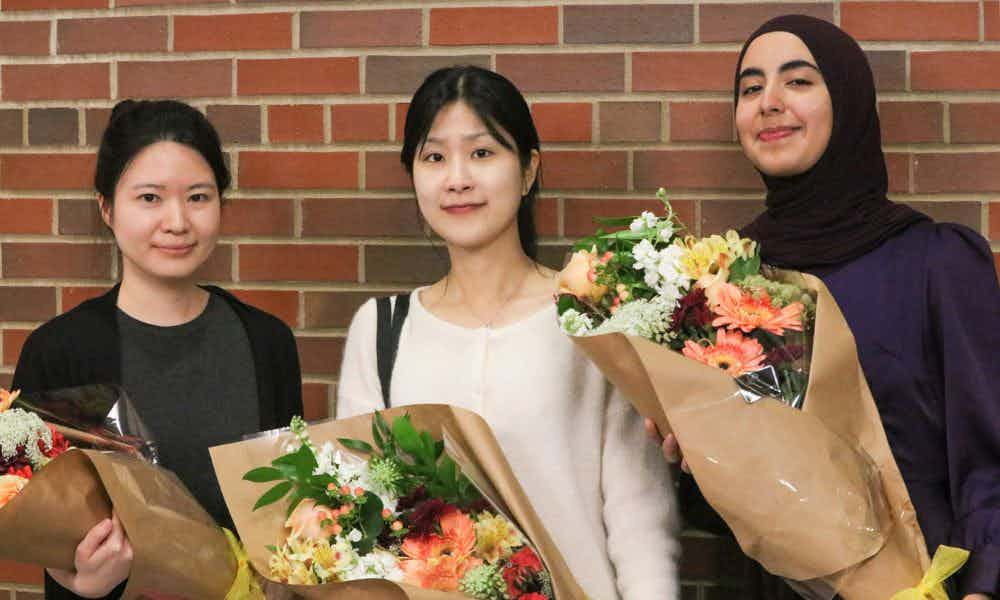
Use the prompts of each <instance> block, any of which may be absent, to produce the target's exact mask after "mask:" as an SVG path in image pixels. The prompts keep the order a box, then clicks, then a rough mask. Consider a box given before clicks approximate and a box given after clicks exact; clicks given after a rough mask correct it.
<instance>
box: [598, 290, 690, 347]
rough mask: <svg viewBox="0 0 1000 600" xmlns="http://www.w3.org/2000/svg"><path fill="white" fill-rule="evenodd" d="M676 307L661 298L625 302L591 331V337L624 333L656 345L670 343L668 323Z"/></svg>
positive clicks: (673, 303)
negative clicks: (650, 341)
mask: <svg viewBox="0 0 1000 600" xmlns="http://www.w3.org/2000/svg"><path fill="white" fill-rule="evenodd" d="M676 306H677V302H676V301H670V300H667V299H665V298H663V297H662V296H657V297H656V298H653V299H651V300H645V299H639V300H633V301H632V302H626V303H625V304H622V305H621V307H620V308H619V309H618V310H617V311H616V312H615V314H613V315H611V318H609V319H608V320H607V321H605V322H603V323H601V324H600V325H598V326H597V328H596V329H594V331H593V335H601V334H603V333H624V334H627V335H634V336H638V337H642V338H646V339H647V340H652V341H654V342H656V343H658V344H662V343H664V342H668V341H670V338H671V337H672V335H673V334H672V332H671V331H670V321H671V318H672V316H673V314H674V309H675V308H676Z"/></svg>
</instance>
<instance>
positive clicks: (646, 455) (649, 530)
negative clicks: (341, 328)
mask: <svg viewBox="0 0 1000 600" xmlns="http://www.w3.org/2000/svg"><path fill="white" fill-rule="evenodd" d="M402 161H403V165H404V166H405V167H406V169H407V170H408V171H409V173H410V175H411V177H412V179H413V184H414V189H415V192H416V196H417V202H418V204H419V207H420V211H421V214H422V215H423V217H424V219H426V221H427V223H428V224H429V225H430V227H431V228H432V229H433V230H434V231H435V233H437V234H438V235H439V236H440V237H441V238H442V239H444V241H445V243H446V244H447V248H448V256H449V259H450V262H451V269H450V271H449V273H448V275H447V276H446V277H445V278H443V279H442V280H440V281H438V282H437V283H435V284H433V285H431V286H428V287H424V288H419V289H417V290H415V291H414V292H413V293H412V294H411V296H410V309H409V313H408V316H407V318H406V320H405V321H404V322H403V325H402V329H401V333H400V337H399V346H398V354H397V357H396V360H395V368H394V370H393V371H392V373H391V383H392V385H391V386H390V389H389V390H388V392H389V393H388V394H386V396H387V397H388V399H389V404H391V405H392V406H399V405H406V404H419V403H447V404H453V405H455V406H460V407H462V408H466V409H470V410H473V411H475V412H477V413H478V414H480V415H481V416H482V417H483V418H484V419H486V421H487V422H488V423H489V424H490V426H491V427H492V428H493V431H494V433H495V434H496V437H497V439H498V440H499V442H500V445H501V447H502V448H503V450H504V452H505V454H506V456H507V459H508V460H509V462H510V464H511V467H512V468H513V470H514V473H515V474H516V475H517V477H518V480H519V481H520V483H521V485H522V486H523V488H524V490H525V492H526V493H527V495H528V497H529V498H530V499H531V502H532V504H533V506H534V507H535V509H536V511H537V512H538V515H539V516H540V517H541V519H542V522H543V523H544V524H545V526H546V528H547V529H548V531H549V533H550V534H551V535H552V538H553V539H554V540H555V542H556V544H557V545H558V547H559V549H560V551H561V552H562V554H563V556H564V557H565V559H566V562H567V563H568V564H569V567H570V569H571V570H572V571H573V574H574V576H575V577H576V579H577V581H578V582H579V583H580V585H581V587H582V588H583V589H584V590H585V591H586V593H587V595H588V597H590V598H594V599H596V600H618V599H619V598H621V599H624V600H660V599H673V598H677V597H678V593H679V592H678V583H677V575H676V557H677V554H678V544H677V541H676V538H675V530H676V524H677V517H676V514H677V513H676V510H675V506H674V499H673V485H672V482H671V479H670V476H669V473H668V471H667V469H666V465H665V464H664V462H663V460H662V457H661V456H659V453H658V448H657V447H656V446H655V445H653V444H652V443H648V442H647V441H646V440H645V438H644V435H643V424H642V420H641V419H640V418H639V416H638V415H637V414H636V413H635V411H634V410H633V409H632V408H631V407H630V405H629V404H628V403H627V402H626V401H625V400H624V399H623V398H622V397H621V396H620V395H619V394H617V393H616V392H615V391H614V389H613V388H612V387H611V386H610V384H609V383H608V382H607V381H606V380H605V379H604V377H603V376H602V375H601V373H600V372H599V371H598V370H597V368H596V367H594V366H593V365H591V364H590V363H589V362H588V361H587V359H586V358H585V357H584V356H583V355H582V354H581V353H580V352H579V351H577V349H576V348H575V347H574V345H573V344H572V342H571V341H570V340H569V339H567V338H566V336H564V335H563V334H562V333H561V332H560V331H559V328H558V326H557V323H556V311H555V307H554V305H553V302H552V292H553V291H554V289H555V281H556V274H555V273H554V272H552V271H551V270H549V269H546V268H545V267H542V266H540V265H539V264H537V263H536V262H535V260H534V257H535V254H536V247H535V231H534V223H533V216H532V208H533V204H534V200H535V197H536V195H537V193H538V187H539V186H538V167H539V142H538V135H537V133H536V131H535V127H534V124H533V123H532V121H531V114H530V112H529V110H528V107H527V104H526V103H525V101H524V98H523V97H522V96H521V95H520V93H519V92H518V91H517V89H516V88H515V87H514V86H513V85H512V84H511V83H510V82H509V81H507V80H506V79H504V78H503V77H501V76H499V75H496V74H494V73H491V72H489V71H485V70H482V69H478V68H475V67H452V68H448V69H442V70H440V71H437V72H435V73H433V74H431V75H430V76H429V77H428V78H427V80H426V81H425V82H424V84H423V85H422V86H421V87H420V89H419V90H418V91H417V93H416V95H415V96H414V98H413V101H412V102H411V104H410V108H409V112H408V113H407V117H406V127H405V139H404V144H403V150H402ZM376 312H377V311H376V305H375V301H374V300H372V301H369V302H368V303H367V304H365V305H364V306H362V307H361V309H360V310H359V311H358V313H357V314H356V315H355V316H354V320H353V321H352V323H351V327H350V331H349V334H348V339H347V348H346V351H345V354H344V363H343V368H342V370H341V382H340V387H339V397H338V402H337V416H338V417H347V416H352V415H356V414H361V413H368V412H372V411H374V410H378V409H381V408H383V407H384V404H385V401H384V399H383V390H382V385H381V383H380V379H379V375H378V369H377V366H376V365H377V358H376V319H377V315H376Z"/></svg>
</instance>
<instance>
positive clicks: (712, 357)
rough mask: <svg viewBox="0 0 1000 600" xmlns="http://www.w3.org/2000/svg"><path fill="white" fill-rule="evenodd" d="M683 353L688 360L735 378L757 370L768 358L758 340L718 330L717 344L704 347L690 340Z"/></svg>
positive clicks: (737, 333)
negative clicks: (690, 359) (720, 370)
mask: <svg viewBox="0 0 1000 600" xmlns="http://www.w3.org/2000/svg"><path fill="white" fill-rule="evenodd" d="M681 352H683V353H684V356H686V357H688V358H693V359H695V360H696V361H698V362H701V363H705V364H706V365H709V366H711V367H717V368H719V369H722V370H723V371H725V372H727V373H729V374H730V375H732V376H733V377H737V376H739V375H742V374H744V373H748V372H750V371H753V370H756V369H757V368H759V367H760V365H761V363H762V362H764V359H765V358H766V356H767V355H765V354H764V347H763V346H761V345H760V342H758V341H757V340H755V339H753V338H751V337H743V334H742V333H740V332H739V331H733V332H727V331H726V330H725V329H718V330H716V332H715V344H709V345H707V346H702V345H701V344H697V343H695V342H692V341H691V340H688V341H686V342H684V348H683V349H682V350H681Z"/></svg>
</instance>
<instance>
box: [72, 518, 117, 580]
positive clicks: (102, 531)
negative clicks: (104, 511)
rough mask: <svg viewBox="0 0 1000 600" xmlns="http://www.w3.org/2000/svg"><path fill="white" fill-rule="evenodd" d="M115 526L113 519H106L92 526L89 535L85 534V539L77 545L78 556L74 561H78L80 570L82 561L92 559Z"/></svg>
mask: <svg viewBox="0 0 1000 600" xmlns="http://www.w3.org/2000/svg"><path fill="white" fill-rule="evenodd" d="M113 528H114V525H113V524H112V522H111V519H104V520H103V521H101V522H100V523H98V524H97V525H94V526H93V527H91V528H90V531H88V532H87V535H85V536H83V540H81V541H80V543H79V544H77V546H76V556H75V557H74V559H73V562H75V563H76V565H77V569H78V570H79V568H80V566H79V565H80V563H81V562H87V561H89V560H90V558H91V557H92V556H93V554H94V552H96V551H97V550H98V549H99V548H100V547H101V545H102V544H103V543H104V540H105V539H107V537H108V535H109V534H110V533H111V530H112V529H113Z"/></svg>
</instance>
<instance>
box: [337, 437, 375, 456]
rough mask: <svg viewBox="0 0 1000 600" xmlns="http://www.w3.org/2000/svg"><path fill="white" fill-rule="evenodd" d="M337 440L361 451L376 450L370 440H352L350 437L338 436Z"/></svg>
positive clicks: (345, 445) (370, 451)
mask: <svg viewBox="0 0 1000 600" xmlns="http://www.w3.org/2000/svg"><path fill="white" fill-rule="evenodd" d="M337 441H338V442H340V443H341V444H343V446H344V447H345V448H350V449H351V450H358V451H359V452H368V453H373V452H375V448H372V445H371V444H369V443H368V442H362V441H361V440H352V439H350V438H337Z"/></svg>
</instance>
